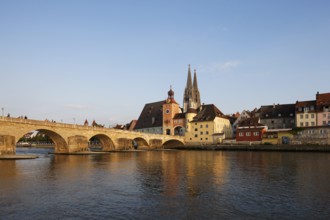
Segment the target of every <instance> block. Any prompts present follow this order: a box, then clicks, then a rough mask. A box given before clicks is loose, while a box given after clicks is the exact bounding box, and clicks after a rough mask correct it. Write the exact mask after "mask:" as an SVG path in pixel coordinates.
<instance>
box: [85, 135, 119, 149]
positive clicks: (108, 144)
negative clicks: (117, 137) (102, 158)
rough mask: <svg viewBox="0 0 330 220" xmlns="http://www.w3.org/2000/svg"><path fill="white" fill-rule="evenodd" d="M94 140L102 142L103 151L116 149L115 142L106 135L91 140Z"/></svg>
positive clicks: (96, 136) (94, 136)
mask: <svg viewBox="0 0 330 220" xmlns="http://www.w3.org/2000/svg"><path fill="white" fill-rule="evenodd" d="M92 138H95V139H97V140H98V141H99V142H100V144H101V147H102V150H103V151H109V150H114V149H115V148H116V147H115V144H114V142H113V140H112V139H111V138H110V137H109V136H107V135H105V134H96V135H93V136H92V137H90V138H89V140H91V139H92Z"/></svg>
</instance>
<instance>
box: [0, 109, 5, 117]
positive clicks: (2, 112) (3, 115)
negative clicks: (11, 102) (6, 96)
mask: <svg viewBox="0 0 330 220" xmlns="http://www.w3.org/2000/svg"><path fill="white" fill-rule="evenodd" d="M1 110H2V118H3V116H4V111H5V108H4V107H2V108H1Z"/></svg>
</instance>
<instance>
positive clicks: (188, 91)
mask: <svg viewBox="0 0 330 220" xmlns="http://www.w3.org/2000/svg"><path fill="white" fill-rule="evenodd" d="M199 106H200V95H199V90H198V85H197V76H196V70H195V71H194V83H192V80H191V71H190V64H189V66H188V77H187V85H186V88H185V90H184V95H183V112H187V111H188V110H189V109H190V108H193V109H197V108H199Z"/></svg>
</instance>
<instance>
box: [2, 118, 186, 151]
mask: <svg viewBox="0 0 330 220" xmlns="http://www.w3.org/2000/svg"><path fill="white" fill-rule="evenodd" d="M31 131H39V132H41V133H43V134H45V135H47V136H48V137H49V138H50V139H52V141H53V142H54V144H55V153H71V152H83V151H88V142H89V140H90V139H91V138H93V137H94V138H97V139H99V141H100V143H101V145H102V147H103V150H104V151H107V150H109V151H110V150H125V149H131V148H133V141H134V142H136V143H137V144H138V148H139V149H141V148H144V149H155V148H163V147H174V146H181V145H184V138H183V137H181V136H169V135H160V134H148V133H141V132H134V131H126V130H118V129H113V128H101V127H92V126H82V125H76V124H65V123H54V122H49V121H39V120H30V119H19V118H7V117H0V155H5V154H15V152H16V147H15V146H16V143H17V142H18V140H19V139H20V138H22V137H23V136H24V135H25V134H27V133H29V132H31Z"/></svg>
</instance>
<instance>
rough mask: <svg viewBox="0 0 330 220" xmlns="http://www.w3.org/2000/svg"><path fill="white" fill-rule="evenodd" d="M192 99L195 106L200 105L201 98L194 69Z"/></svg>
mask: <svg viewBox="0 0 330 220" xmlns="http://www.w3.org/2000/svg"><path fill="white" fill-rule="evenodd" d="M193 101H194V103H195V107H196V108H199V106H201V98H200V94H199V90H198V84H197V73H196V70H194V84H193Z"/></svg>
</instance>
